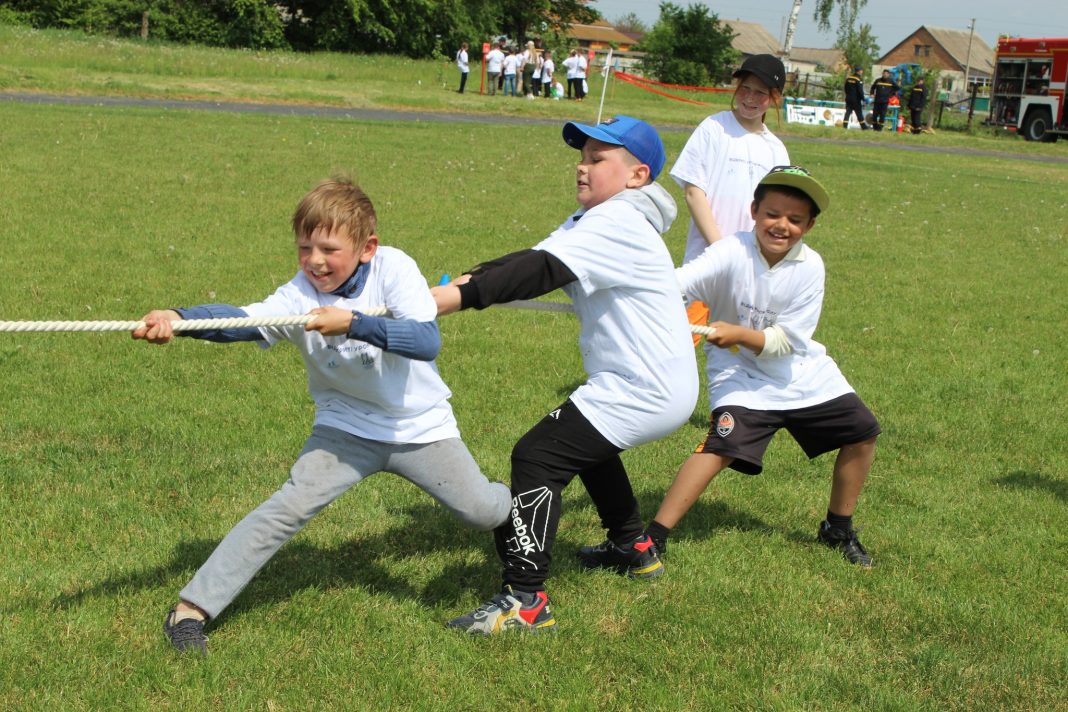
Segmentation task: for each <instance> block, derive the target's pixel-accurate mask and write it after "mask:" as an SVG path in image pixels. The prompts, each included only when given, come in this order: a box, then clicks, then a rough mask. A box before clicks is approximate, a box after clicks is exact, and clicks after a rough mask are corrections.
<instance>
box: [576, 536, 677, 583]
mask: <svg viewBox="0 0 1068 712" xmlns="http://www.w3.org/2000/svg"><path fill="white" fill-rule="evenodd" d="M578 558H579V563H581V564H582V568H584V569H612V570H613V571H615V572H616V573H619V574H626V575H627V576H629V577H630V578H632V579H642V578H655V577H657V576H659V575H660V574H662V573H664V564H663V562H662V561H660V555H659V553H658V552H657V550H656V544H654V543H653V540H652V538H651V537H650V536H648V535H647V534H642V535H641V536H640V537H638V538H637V539H635V540H634V542H633V543H631V545H630V546H628V547H626V548H620V547H618V546H616V544H615V543H614V542H613V541H612V540H611V539H606V540H605V541H603V542H601V543H600V544H597V545H596V546H584V547H582V548H581V549H579V550H578Z"/></svg>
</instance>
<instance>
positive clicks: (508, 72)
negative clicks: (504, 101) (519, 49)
mask: <svg viewBox="0 0 1068 712" xmlns="http://www.w3.org/2000/svg"><path fill="white" fill-rule="evenodd" d="M505 51H506V54H505V56H504V64H503V65H502V66H503V70H502V71H503V72H504V95H505V96H509V95H511V96H515V95H516V93H515V78H516V74H517V72H518V69H519V57H518V56H517V55H516V53H515V51H514V50H513V49H512V48H511V47H508V48H507V49H506V50H505Z"/></svg>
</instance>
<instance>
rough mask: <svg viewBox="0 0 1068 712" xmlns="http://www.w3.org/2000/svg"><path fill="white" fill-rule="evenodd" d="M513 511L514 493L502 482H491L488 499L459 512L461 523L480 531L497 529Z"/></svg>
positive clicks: (485, 498)
mask: <svg viewBox="0 0 1068 712" xmlns="http://www.w3.org/2000/svg"><path fill="white" fill-rule="evenodd" d="M511 509H512V491H511V490H510V489H509V488H508V486H507V485H505V484H502V483H500V482H491V483H490V484H489V487H488V488H487V494H486V497H484V498H482V499H481V500H479V501H477V502H473V503H472V505H471V506H470V507H465V508H464V509H461V510H457V511H456V515H457V516H458V517H459V518H460V521H461V522H463V523H464V524H466V525H467V526H469V527H471V528H472V529H475V530H478V531H482V532H484V531H489V530H491V529H496V528H497V527H499V526H500V525H501V524H504V522H505V521H506V520H507V519H508V516H509V512H511Z"/></svg>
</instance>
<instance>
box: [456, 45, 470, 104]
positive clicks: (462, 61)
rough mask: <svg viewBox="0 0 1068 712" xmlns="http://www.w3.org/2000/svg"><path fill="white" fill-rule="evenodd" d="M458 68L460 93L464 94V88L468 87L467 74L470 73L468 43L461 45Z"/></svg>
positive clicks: (458, 54)
mask: <svg viewBox="0 0 1068 712" xmlns="http://www.w3.org/2000/svg"><path fill="white" fill-rule="evenodd" d="M456 68H457V69H459V70H460V89H459V90H458V91H459V93H461V94H463V93H464V87H465V86H467V73H468V72H469V71H470V67H469V66H468V64H467V43H466V42H464V43H463V44H461V45H460V49H459V50H457V51H456Z"/></svg>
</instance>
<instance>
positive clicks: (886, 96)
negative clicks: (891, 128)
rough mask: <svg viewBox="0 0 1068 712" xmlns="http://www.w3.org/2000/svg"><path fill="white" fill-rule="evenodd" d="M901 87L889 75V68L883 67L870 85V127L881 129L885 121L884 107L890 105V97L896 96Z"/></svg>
mask: <svg viewBox="0 0 1068 712" xmlns="http://www.w3.org/2000/svg"><path fill="white" fill-rule="evenodd" d="M900 91H901V87H899V86H898V85H897V82H895V81H894V80H893V79H892V78H891V77H890V70H889V69H884V70H883V75H882V76H881V77H879V78H878V79H876V80H875V82H874V83H873V84H872V85H871V92H870V93H871V97H872V111H871V113H872V120H871V123H872V128H873V129H875V130H876V131H882V130H883V124H884V122H885V121H886V107H888V106H889V105H890V97H892V96H897V94H898V92H900Z"/></svg>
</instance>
